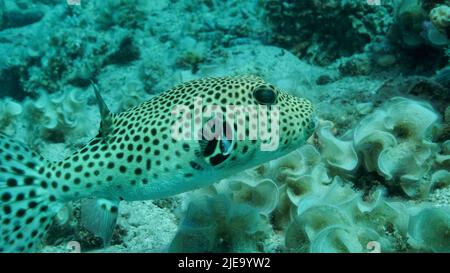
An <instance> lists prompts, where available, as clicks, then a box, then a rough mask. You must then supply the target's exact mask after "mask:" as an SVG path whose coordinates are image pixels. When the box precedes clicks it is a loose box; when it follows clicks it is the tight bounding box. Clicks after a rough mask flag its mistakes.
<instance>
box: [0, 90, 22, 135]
mask: <svg viewBox="0 0 450 273" xmlns="http://www.w3.org/2000/svg"><path fill="white" fill-rule="evenodd" d="M22 111H23V109H22V106H21V105H20V104H19V103H17V102H15V101H13V100H12V99H10V98H6V99H4V100H2V101H0V128H1V129H0V130H1V131H2V132H3V133H6V134H10V135H11V134H13V133H14V129H15V121H16V119H17V118H18V117H19V116H20V115H21V114H22Z"/></svg>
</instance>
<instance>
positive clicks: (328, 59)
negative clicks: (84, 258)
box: [0, 0, 450, 252]
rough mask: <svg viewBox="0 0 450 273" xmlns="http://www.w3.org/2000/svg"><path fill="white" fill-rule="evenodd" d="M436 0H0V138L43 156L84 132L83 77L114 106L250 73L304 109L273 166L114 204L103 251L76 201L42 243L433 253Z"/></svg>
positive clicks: (449, 154)
mask: <svg viewBox="0 0 450 273" xmlns="http://www.w3.org/2000/svg"><path fill="white" fill-rule="evenodd" d="M449 4H450V3H449V1H447V0H439V1H432V0H420V1H419V0H399V1H394V0H392V1H391V0H387V1H382V5H381V6H373V5H369V4H367V3H366V1H347V0H345V1H337V0H325V1H316V0H305V1H290V0H283V1H217V0H208V1H205V0H193V1H170V0H161V1H152V2H151V3H150V2H149V1H143V0H107V1H101V0H89V1H88V0H86V1H83V0H82V1H81V6H70V5H67V3H66V2H65V1H57V0H39V1H29V0H20V1H12V0H0V92H1V98H0V130H1V131H2V133H6V134H8V135H10V136H13V137H16V138H18V139H21V140H24V141H25V142H28V144H31V145H32V147H33V148H35V149H36V150H37V151H38V152H40V153H41V154H43V155H44V156H45V157H47V158H48V159H49V160H57V159H59V158H60V157H63V156H66V155H67V153H69V152H70V151H71V150H74V149H76V146H78V145H81V144H83V143H85V142H86V141H87V140H88V139H89V138H91V137H93V136H95V135H96V134H97V133H98V124H99V122H100V118H99V115H98V109H97V105H96V102H95V97H94V94H93V92H92V90H91V87H90V83H91V80H93V81H94V82H95V83H97V85H98V87H99V90H100V91H101V93H102V96H103V97H104V99H105V102H106V104H107V105H108V107H109V108H110V109H111V111H112V112H120V111H124V110H126V109H129V108H130V107H133V106H136V105H138V104H139V103H141V102H142V101H144V100H147V99H150V98H152V97H153V96H154V95H156V94H158V93H159V92H161V91H163V90H166V89H168V88H171V87H173V86H175V85H176V84H178V83H180V82H184V81H187V80H191V79H197V78H201V77H207V76H223V75H234V74H256V75H259V76H261V77H263V78H264V79H266V80H267V81H268V82H271V83H273V84H274V85H276V86H278V87H280V88H282V89H285V90H286V91H288V92H289V93H291V94H292V95H296V96H302V97H306V98H308V99H310V100H311V101H313V103H314V105H315V109H316V112H317V116H318V119H317V121H318V126H317V130H316V132H315V134H314V135H313V137H311V138H310V139H309V140H308V143H307V144H306V145H304V146H302V147H300V148H299V149H297V150H295V151H293V152H292V153H290V154H288V155H286V156H284V157H282V158H279V159H277V160H274V161H272V162H268V163H265V164H262V165H260V166H258V167H257V168H254V169H251V170H246V171H244V172H242V173H238V174H233V175H232V176H230V177H228V178H226V179H224V180H222V181H220V182H219V183H216V184H214V185H213V186H210V187H208V188H203V189H199V190H197V191H195V192H189V193H185V194H182V195H178V196H174V197H170V198H167V199H163V200H153V201H143V202H121V205H120V210H119V218H118V227H117V228H116V230H115V233H114V236H113V240H112V242H111V245H110V246H103V245H102V243H101V240H100V238H97V237H95V236H94V235H93V234H91V233H90V232H88V231H87V230H86V229H85V228H83V227H82V226H81V224H80V223H79V218H80V217H79V216H80V215H79V213H80V212H79V208H78V206H79V204H78V203H76V202H75V203H73V204H71V206H68V207H66V208H64V209H63V210H62V211H61V212H60V214H59V215H58V217H57V219H56V221H55V223H54V224H53V225H52V227H51V229H50V232H49V235H48V236H47V238H45V240H44V242H45V244H46V245H47V246H46V247H45V248H44V250H43V252H66V251H67V242H69V241H71V240H77V241H79V242H80V243H81V245H82V250H83V251H89V252H167V251H171V252H244V251H247V252H370V251H373V247H374V246H375V245H376V244H379V246H380V250H381V252H417V251H421V252H450V246H449V245H448V239H447V238H448V230H450V223H449V221H450V220H449V215H450V212H449V209H448V208H449V207H450V171H449V170H450V106H449V101H450V92H449V90H450V68H449V66H448V65H449V64H450V62H449V56H450V47H449V44H448V34H449V32H450V31H449V20H448V19H449V18H448V14H449ZM180 14H181V15H182V16H180ZM280 47H283V48H284V49H283V48H280ZM430 226H433V228H432V229H431V228H430Z"/></svg>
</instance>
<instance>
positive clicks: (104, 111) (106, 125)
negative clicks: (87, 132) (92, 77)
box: [91, 81, 112, 139]
mask: <svg viewBox="0 0 450 273" xmlns="http://www.w3.org/2000/svg"><path fill="white" fill-rule="evenodd" d="M91 84H92V87H93V88H94V93H95V97H96V98H97V104H98V109H99V111H100V116H101V119H102V121H101V123H100V130H99V135H100V136H101V137H102V138H104V139H106V138H107V136H108V135H109V133H110V132H111V131H112V115H111V111H109V109H108V106H107V105H106V103H105V101H104V100H103V98H102V96H101V95H100V92H99V91H98V88H97V85H96V84H95V83H94V82H93V81H91Z"/></svg>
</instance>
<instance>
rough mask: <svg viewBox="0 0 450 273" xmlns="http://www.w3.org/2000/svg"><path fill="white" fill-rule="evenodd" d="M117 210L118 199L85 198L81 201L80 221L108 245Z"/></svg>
mask: <svg viewBox="0 0 450 273" xmlns="http://www.w3.org/2000/svg"><path fill="white" fill-rule="evenodd" d="M118 212H119V200H117V201H112V200H108V199H87V200H84V201H83V202H82V203H81V222H82V224H83V225H84V226H85V227H86V228H87V229H88V230H89V231H90V232H92V233H94V234H95V235H97V236H99V237H100V238H102V240H103V243H104V244H105V245H108V244H109V242H110V240H111V238H112V234H113V231H114V227H115V226H116V222H117V216H118V215H119V213H118Z"/></svg>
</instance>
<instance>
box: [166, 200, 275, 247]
mask: <svg viewBox="0 0 450 273" xmlns="http://www.w3.org/2000/svg"><path fill="white" fill-rule="evenodd" d="M268 230H269V226H268V222H267V219H266V217H263V216H262V215H261V214H259V212H258V211H257V210H256V209H255V208H252V207H250V206H248V205H244V204H237V203H234V202H232V200H231V199H229V198H228V197H227V196H225V195H216V196H214V197H206V198H205V197H204V198H201V199H200V200H196V201H194V202H192V203H190V204H189V207H188V209H187V211H186V216H185V218H184V220H183V222H182V223H181V226H180V227H179V230H178V232H177V234H176V235H175V238H174V239H173V241H172V243H171V245H170V249H169V250H170V251H171V252H236V251H245V252H255V251H257V250H258V242H261V241H262V240H263V239H264V238H265V237H266V234H267V232H268Z"/></svg>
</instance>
